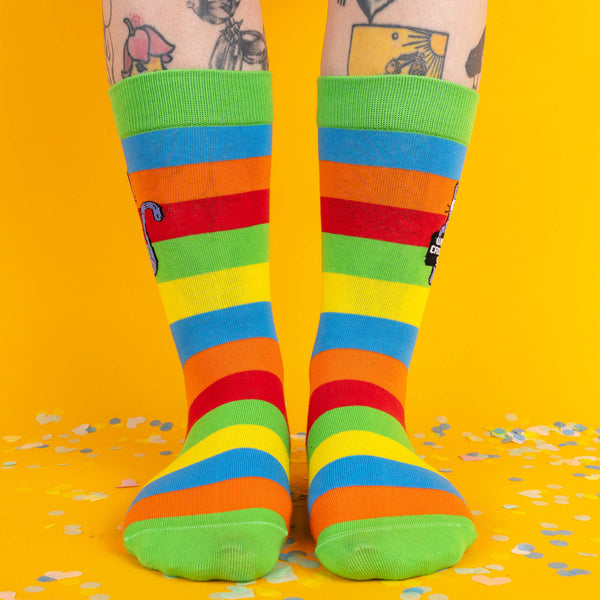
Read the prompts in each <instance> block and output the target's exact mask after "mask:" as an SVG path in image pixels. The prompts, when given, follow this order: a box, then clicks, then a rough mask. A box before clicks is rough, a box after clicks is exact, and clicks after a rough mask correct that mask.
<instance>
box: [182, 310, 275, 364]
mask: <svg viewBox="0 0 600 600" xmlns="http://www.w3.org/2000/svg"><path fill="white" fill-rule="evenodd" d="M171 333H172V334H173V339H174V340H175V346H176V347H177V352H178V353H179V360H180V361H181V364H182V366H183V365H184V364H185V363H186V362H187V360H188V359H189V358H191V357H192V356H194V354H198V352H202V351H203V350H206V349H207V348H212V347H213V346H218V345H219V344H226V343H227V342H235V341H237V340H243V339H248V338H254V337H264V338H271V339H273V340H275V341H277V335H276V334H275V325H274V323H273V312H272V310H271V303H270V302H252V303H251V304H240V305H238V306H232V307H231V308H222V309H220V310H213V311H210V312H206V313H200V314H199V315H194V316H192V317H187V318H186V319H180V320H179V321H175V322H174V323H172V324H171Z"/></svg>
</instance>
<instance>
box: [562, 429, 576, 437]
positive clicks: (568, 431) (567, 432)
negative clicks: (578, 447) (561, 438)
mask: <svg viewBox="0 0 600 600" xmlns="http://www.w3.org/2000/svg"><path fill="white" fill-rule="evenodd" d="M561 433H562V434H563V435H575V432H574V431H573V430H572V429H569V428H566V429H563V430H562V431H561Z"/></svg>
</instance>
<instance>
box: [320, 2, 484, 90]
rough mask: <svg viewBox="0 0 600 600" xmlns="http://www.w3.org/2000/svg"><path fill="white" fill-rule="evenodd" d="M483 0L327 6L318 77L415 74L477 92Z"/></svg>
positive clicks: (482, 37)
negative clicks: (445, 81)
mask: <svg viewBox="0 0 600 600" xmlns="http://www.w3.org/2000/svg"><path fill="white" fill-rule="evenodd" d="M486 5H487V2H486V0H454V1H446V0H415V1H411V2H407V1H405V0H346V2H345V4H340V3H339V2H338V0H329V7H328V13H327V28H326V33H325V42H324V45H323V55H322V61H321V74H322V75H379V74H381V75H383V74H384V73H389V74H399V73H405V74H415V75H426V76H428V77H436V78H439V79H446V80H448V81H454V82H455V83H460V84H461V85H464V86H468V87H471V88H473V89H478V85H479V77H480V73H481V62H482V55H483V45H484V35H483V32H484V30H485V19H486Z"/></svg>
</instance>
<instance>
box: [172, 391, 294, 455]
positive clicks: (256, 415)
mask: <svg viewBox="0 0 600 600" xmlns="http://www.w3.org/2000/svg"><path fill="white" fill-rule="evenodd" d="M231 425H263V426H265V427H268V428H269V429H272V430H273V431H274V432H275V433H276V434H277V435H278V436H279V437H280V438H281V441H282V442H283V444H284V446H285V447H286V449H287V451H288V453H289V451H290V434H289V431H288V426H287V423H286V421H285V418H284V416H283V415H282V414H281V411H280V410H279V409H278V408H277V407H276V406H273V405H272V404H271V403H270V402H265V401H264V400H235V401H233V402H227V403H225V404H221V406H217V408H214V409H213V410H211V411H210V412H208V413H206V414H205V415H204V416H203V417H202V418H201V419H199V420H198V421H196V423H194V426H193V427H192V428H191V429H190V432H189V433H188V435H187V438H186V440H185V444H184V445H183V447H182V448H181V451H180V454H183V453H184V452H186V451H187V450H189V449H190V448H191V447H192V446H195V445H196V444H197V443H198V442H200V441H201V440H203V439H204V438H206V437H208V436H209V435H211V434H213V433H215V432H216V431H220V430H221V429H223V428H224V427H230V426H231Z"/></svg>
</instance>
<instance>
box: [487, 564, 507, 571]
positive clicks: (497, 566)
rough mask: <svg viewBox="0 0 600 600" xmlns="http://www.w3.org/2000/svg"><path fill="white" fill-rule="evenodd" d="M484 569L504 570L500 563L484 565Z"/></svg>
mask: <svg viewBox="0 0 600 600" xmlns="http://www.w3.org/2000/svg"><path fill="white" fill-rule="evenodd" d="M485 568H486V569H491V570H492V571H504V567H503V566H502V565H485Z"/></svg>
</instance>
